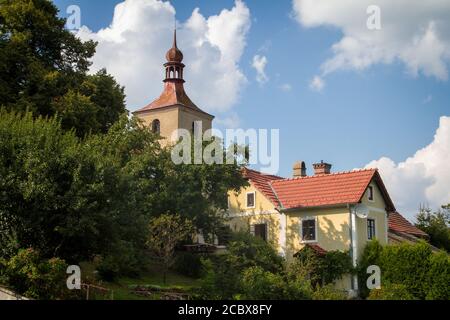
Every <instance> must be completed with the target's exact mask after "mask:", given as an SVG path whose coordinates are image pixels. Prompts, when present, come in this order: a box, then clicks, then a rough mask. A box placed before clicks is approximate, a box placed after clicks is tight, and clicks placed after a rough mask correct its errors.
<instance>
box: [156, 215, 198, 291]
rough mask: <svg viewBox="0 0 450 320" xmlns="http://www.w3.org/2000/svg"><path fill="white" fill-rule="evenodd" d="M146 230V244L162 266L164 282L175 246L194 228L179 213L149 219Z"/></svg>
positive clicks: (172, 259) (188, 235) (171, 263)
mask: <svg viewBox="0 0 450 320" xmlns="http://www.w3.org/2000/svg"><path fill="white" fill-rule="evenodd" d="M148 231H149V232H148V236H147V246H148V248H149V249H150V251H151V252H152V256H153V257H154V258H155V259H156V260H157V261H158V262H159V263H160V265H161V266H162V268H163V279H164V284H165V283H166V276H167V271H168V270H169V268H170V267H171V266H172V265H173V263H174V261H175V256H174V255H175V248H176V246H177V245H178V244H179V243H180V242H181V241H183V240H185V239H186V238H189V237H192V235H193V232H194V228H193V225H192V222H191V221H189V220H187V219H183V218H182V217H181V216H180V215H169V214H163V215H161V216H159V217H157V218H153V219H151V220H150V223H149V226H148Z"/></svg>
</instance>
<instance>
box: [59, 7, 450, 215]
mask: <svg viewBox="0 0 450 320" xmlns="http://www.w3.org/2000/svg"><path fill="white" fill-rule="evenodd" d="M119 2H121V1H117V0H102V1H87V0H78V1H75V0H55V1H54V3H55V4H56V5H57V6H58V7H59V8H60V10H61V11H62V12H61V15H62V16H65V14H64V12H65V10H66V8H67V6H69V5H72V4H76V5H78V6H80V8H81V10H82V24H83V25H86V26H87V27H88V28H89V29H90V30H92V31H93V32H96V31H98V30H99V29H101V28H106V27H108V26H109V25H110V23H111V20H112V17H113V12H114V7H115V5H116V4H117V3H119ZM244 3H245V5H246V6H247V7H248V9H249V11H250V15H251V18H250V19H251V26H250V29H249V31H248V33H247V35H246V38H245V43H246V46H245V49H244V51H243V53H242V55H241V57H240V59H239V61H238V62H237V63H238V65H239V69H240V70H241V71H242V73H243V74H244V75H245V77H246V78H247V82H246V84H245V85H244V86H243V89H242V90H241V91H240V92H239V97H238V99H237V100H236V102H235V103H233V105H232V107H230V109H228V110H227V111H225V112H222V113H220V115H219V116H220V117H226V116H227V113H230V114H231V113H233V114H236V115H237V116H238V118H239V120H240V126H241V127H243V128H279V129H280V138H281V145H280V171H279V174H280V175H283V176H290V175H291V167H292V164H293V163H294V162H295V161H296V160H304V161H306V163H307V165H308V169H309V170H308V172H309V173H311V172H312V168H311V164H312V163H314V162H317V161H320V160H325V161H327V162H330V163H332V164H333V171H343V170H351V169H353V168H359V167H364V166H365V165H366V164H368V163H369V162H371V161H373V160H377V159H380V158H381V157H388V158H390V159H392V160H393V161H394V162H395V163H399V162H402V161H405V159H407V158H408V157H411V156H413V155H414V154H415V153H416V151H417V150H420V149H421V148H423V147H425V146H427V145H429V144H430V143H432V141H433V136H434V135H435V133H436V130H437V129H438V127H439V120H440V117H441V116H448V115H450V94H449V93H450V90H449V89H450V84H449V81H448V80H445V79H444V80H443V79H438V78H437V77H434V76H432V75H428V76H427V75H424V74H423V73H420V72H419V74H418V75H417V76H412V75H411V74H410V73H408V72H407V68H406V67H405V63H404V62H402V61H401V60H398V59H394V60H393V61H391V62H389V63H374V64H373V65H371V66H370V67H368V68H365V69H363V70H354V69H350V70H345V68H342V70H337V71H335V72H331V73H330V74H328V75H326V84H325V87H324V88H323V89H322V90H321V91H320V92H317V91H315V90H311V88H310V86H309V84H310V81H311V79H312V78H313V77H314V76H315V75H317V74H319V73H320V70H321V69H320V68H321V65H322V64H323V63H324V61H326V60H327V59H331V58H332V57H333V54H334V53H333V50H332V46H333V44H335V43H337V42H339V40H340V39H341V38H342V37H343V30H342V29H341V28H339V27H337V26H336V25H331V26H327V25H319V26H317V27H305V26H304V25H301V24H300V23H299V22H298V20H296V19H295V18H294V14H293V4H292V2H291V1H261V0H248V1H244ZM171 4H172V5H173V7H174V8H175V9H176V19H177V21H179V22H180V23H184V22H185V21H186V20H187V19H188V18H189V17H190V16H191V15H192V12H193V10H194V9H195V8H199V9H200V12H201V14H202V15H203V16H205V17H209V16H211V15H217V14H219V13H220V12H221V10H222V9H224V8H228V9H231V8H232V7H233V6H234V4H235V2H234V1H229V0H223V1H206V0H204V1H191V0H181V1H178V0H173V1H171ZM449 18H450V17H449ZM170 41H171V40H170V39H167V43H166V44H165V48H164V49H165V50H166V49H168V48H169V46H170ZM181 49H182V50H183V48H182V47H181ZM256 54H258V55H261V56H265V57H266V58H267V60H268V63H267V66H266V69H265V72H266V74H267V76H268V78H269V80H268V81H267V82H266V83H264V84H260V83H258V82H257V81H256V80H255V78H256V71H255V69H254V68H253V67H252V59H253V57H254V56H255V55H256ZM160 60H161V64H162V63H163V62H164V57H163V56H161V57H160ZM184 62H185V64H186V65H187V69H186V76H185V79H186V81H187V82H189V61H188V60H185V61H184ZM447 62H448V60H447ZM162 74H163V71H162V68H161V77H162ZM151 81H155V82H156V83H158V84H161V82H160V81H161V78H156V79H151ZM283 84H289V85H290V86H291V90H289V91H283V90H281V89H280V87H281V86H282V85H283ZM161 88H162V84H161ZM188 94H189V92H188ZM155 98H156V97H155ZM148 102H150V101H148ZM200 107H201V105H200ZM388 189H389V186H388ZM426 200H429V199H423V201H426ZM449 200H450V199H449ZM414 205H415V204H414ZM411 206H412V204H411ZM409 208H410V207H409Z"/></svg>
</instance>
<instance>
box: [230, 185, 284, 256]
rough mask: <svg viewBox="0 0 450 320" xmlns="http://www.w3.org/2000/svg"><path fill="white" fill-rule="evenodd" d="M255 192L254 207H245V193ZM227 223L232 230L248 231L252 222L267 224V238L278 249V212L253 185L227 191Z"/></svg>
mask: <svg viewBox="0 0 450 320" xmlns="http://www.w3.org/2000/svg"><path fill="white" fill-rule="evenodd" d="M249 192H255V207H254V208H247V206H246V205H247V193H249ZM228 203H229V205H228V206H229V208H228V213H229V215H230V219H229V225H230V228H231V229H232V230H234V231H245V232H250V225H252V224H260V223H265V224H267V233H268V234H267V240H268V242H269V243H270V244H271V245H272V246H273V247H274V248H275V249H276V250H277V251H279V250H280V246H279V236H280V214H279V213H278V212H277V211H275V208H274V206H273V204H272V203H271V202H270V201H269V199H267V198H266V197H265V196H264V195H263V194H262V193H261V192H259V191H258V190H257V189H256V188H255V187H253V186H249V187H247V188H242V189H241V190H240V192H238V193H235V192H233V191H230V192H229V193H228Z"/></svg>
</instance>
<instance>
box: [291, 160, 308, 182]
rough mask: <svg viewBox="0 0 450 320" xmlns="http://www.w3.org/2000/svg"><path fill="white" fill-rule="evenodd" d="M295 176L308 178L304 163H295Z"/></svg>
mask: <svg viewBox="0 0 450 320" xmlns="http://www.w3.org/2000/svg"><path fill="white" fill-rule="evenodd" d="M293 176H294V178H301V177H306V165H305V162H304V161H298V162H296V163H294V167H293Z"/></svg>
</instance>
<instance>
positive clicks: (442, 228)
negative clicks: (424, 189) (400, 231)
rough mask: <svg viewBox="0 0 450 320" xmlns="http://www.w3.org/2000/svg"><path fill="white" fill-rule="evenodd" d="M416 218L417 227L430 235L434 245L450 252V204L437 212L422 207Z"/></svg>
mask: <svg viewBox="0 0 450 320" xmlns="http://www.w3.org/2000/svg"><path fill="white" fill-rule="evenodd" d="M416 220H417V223H416V227H417V228H419V229H420V230H422V231H424V232H426V233H427V234H428V235H429V236H430V243H431V244H432V245H434V246H435V247H438V248H440V249H442V250H446V251H447V252H450V204H447V205H445V206H442V208H441V210H439V211H437V212H432V211H431V209H429V208H421V209H420V212H419V214H417V216H416Z"/></svg>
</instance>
